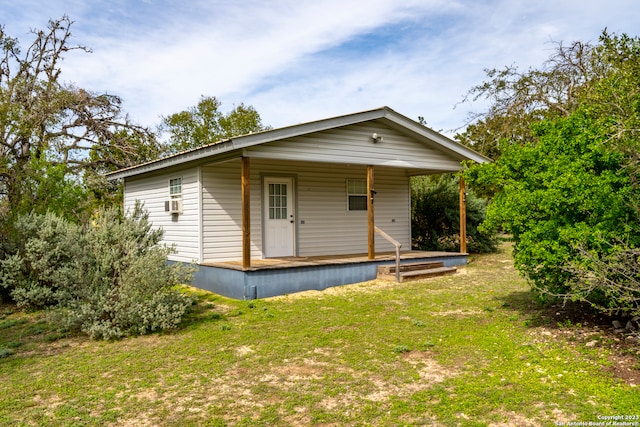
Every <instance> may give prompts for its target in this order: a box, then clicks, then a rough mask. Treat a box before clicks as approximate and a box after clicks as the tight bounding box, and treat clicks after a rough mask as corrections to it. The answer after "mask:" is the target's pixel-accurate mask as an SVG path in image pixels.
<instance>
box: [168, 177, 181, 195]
mask: <svg viewBox="0 0 640 427" xmlns="http://www.w3.org/2000/svg"><path fill="white" fill-rule="evenodd" d="M169 195H170V196H171V198H172V199H173V198H178V197H180V196H182V178H173V179H170V180H169Z"/></svg>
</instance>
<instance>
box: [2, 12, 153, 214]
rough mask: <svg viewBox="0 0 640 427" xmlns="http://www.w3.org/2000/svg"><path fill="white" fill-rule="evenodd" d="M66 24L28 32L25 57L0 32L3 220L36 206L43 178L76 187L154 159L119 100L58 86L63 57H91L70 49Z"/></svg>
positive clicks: (146, 134) (147, 138)
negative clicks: (84, 176)
mask: <svg viewBox="0 0 640 427" xmlns="http://www.w3.org/2000/svg"><path fill="white" fill-rule="evenodd" d="M72 24H73V22H72V21H71V20H70V19H69V18H68V17H67V16H64V17H63V18H61V19H59V20H55V21H54V20H50V21H49V24H48V27H47V30H32V34H33V36H34V40H33V42H32V43H31V44H30V45H29V46H28V47H27V49H26V50H24V51H22V50H21V48H20V45H19V42H18V40H17V39H15V38H12V37H10V36H8V35H7V34H6V33H5V30H4V27H0V55H2V56H1V57H0V212H2V213H3V215H5V216H10V217H15V216H16V215H17V214H19V213H20V212H18V210H17V207H19V206H31V205H33V204H37V203H38V194H39V193H40V194H41V193H42V191H43V188H46V186H48V185H50V184H49V183H45V182H43V179H42V177H45V178H46V177H51V179H56V180H58V179H60V178H61V177H62V178H64V179H67V178H69V177H72V178H71V180H72V181H75V182H80V181H81V178H82V174H83V173H85V172H89V173H93V174H94V175H95V174H99V173H100V172H104V171H106V170H112V169H114V168H122V167H126V166H130V165H132V164H135V163H139V162H141V161H146V160H149V159H151V158H155V157H156V156H157V155H158V153H159V147H158V145H157V143H156V141H155V137H154V135H153V134H152V133H151V132H150V131H149V130H147V129H145V128H142V127H140V126H137V125H135V124H133V123H132V122H131V121H130V119H129V118H128V116H126V115H125V114H124V113H123V112H122V110H121V104H122V101H121V99H120V98H119V97H117V96H115V95H110V94H99V93H93V92H91V91H89V90H85V89H83V88H79V87H76V86H75V85H73V84H68V83H65V82H63V81H62V79H61V73H62V69H61V63H62V60H63V59H64V56H65V55H66V54H68V53H69V52H71V51H81V52H90V50H89V49H88V48H86V47H84V46H81V45H70V38H71V26H72ZM54 169H55V170H56V173H55V174H51V171H52V170H54ZM25 182H32V183H34V184H38V183H40V184H42V185H44V187H43V188H42V187H38V186H37V185H36V186H35V187H34V186H33V185H26V186H25V185H24V183H25ZM52 196H53V197H65V196H66V194H64V193H62V194H55V195H52Z"/></svg>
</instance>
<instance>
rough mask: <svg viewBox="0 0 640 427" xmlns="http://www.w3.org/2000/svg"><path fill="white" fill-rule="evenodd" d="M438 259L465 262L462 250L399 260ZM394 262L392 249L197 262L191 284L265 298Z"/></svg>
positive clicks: (359, 277)
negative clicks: (246, 262) (248, 263)
mask: <svg viewBox="0 0 640 427" xmlns="http://www.w3.org/2000/svg"><path fill="white" fill-rule="evenodd" d="M430 261H432V262H433V261H439V262H442V263H443V264H444V265H445V266H446V267H453V266H460V265H465V264H466V262H467V254H466V253H453V252H425V251H405V252H402V253H401V259H400V263H401V264H404V263H414V262H430ZM394 263H395V252H385V253H377V254H376V255H375V258H374V259H369V256H368V254H356V255H344V256H336V255H332V256H313V257H285V258H267V259H254V260H252V262H251V267H249V268H245V269H243V265H242V260H237V261H229V262H215V263H207V264H203V265H200V266H199V268H198V271H197V272H196V273H195V274H194V277H193V281H192V285H194V286H196V287H198V288H201V289H205V290H208V291H211V292H215V293H217V294H220V295H224V296H226V297H230V298H235V299H243V300H250V299H257V298H268V297H272V296H277V295H284V294H290V293H295V292H302V291H308V290H318V291H320V290H324V289H327V288H330V287H333V286H340V285H347V284H352V283H360V282H366V281H369V280H374V279H375V278H376V277H377V272H378V266H380V265H390V264H394Z"/></svg>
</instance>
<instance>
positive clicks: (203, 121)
mask: <svg viewBox="0 0 640 427" xmlns="http://www.w3.org/2000/svg"><path fill="white" fill-rule="evenodd" d="M221 106H222V103H221V102H220V101H219V100H218V99H217V98H216V97H215V96H202V97H201V98H200V101H199V102H198V104H197V105H196V106H194V107H190V108H188V109H187V110H184V111H181V112H179V113H175V114H171V115H170V116H167V117H163V118H162V124H161V125H160V132H161V133H167V134H168V135H169V143H168V144H167V146H166V153H167V154H173V153H177V152H180V151H185V150H189V149H191V148H196V147H201V146H203V145H208V144H213V143H215V142H218V141H221V140H224V139H228V138H231V137H233V136H238V135H246V134H249V133H252V132H259V131H262V130H267V129H269V127H268V126H265V125H263V124H262V119H261V118H260V114H258V112H257V111H256V109H255V108H254V107H252V106H251V105H248V106H247V105H244V104H240V105H238V106H237V107H235V108H234V109H233V110H231V111H229V112H228V113H226V114H225V113H223V112H222V111H220V108H221Z"/></svg>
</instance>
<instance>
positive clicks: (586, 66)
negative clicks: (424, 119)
mask: <svg viewBox="0 0 640 427" xmlns="http://www.w3.org/2000/svg"><path fill="white" fill-rule="evenodd" d="M605 34H606V33H605ZM596 51H597V49H596V48H595V47H594V46H592V45H591V44H589V43H584V42H580V41H576V42H573V43H572V44H570V45H568V46H566V45H564V44H563V43H561V42H560V43H557V46H556V50H555V52H554V53H553V55H552V56H551V57H550V58H549V60H547V61H546V62H545V63H544V64H543V65H542V67H541V68H539V69H534V68H530V69H529V70H527V71H524V72H521V71H520V70H519V69H518V67H516V66H513V65H512V66H507V67H504V68H503V69H495V68H494V69H487V70H485V72H486V74H487V77H488V78H489V80H487V81H485V82H483V83H482V84H480V85H477V86H474V87H473V88H472V89H471V90H470V91H469V92H468V93H467V95H466V97H465V100H464V101H465V102H472V101H477V100H479V99H485V100H487V101H489V107H488V109H487V111H485V112H483V113H476V114H473V115H472V116H471V121H472V123H471V124H470V125H469V126H468V127H467V128H466V129H465V131H464V132H462V133H460V134H458V135H456V139H457V140H458V141H460V142H462V143H463V144H465V145H467V146H470V147H472V148H474V149H475V150H477V151H478V152H480V153H482V154H484V155H486V156H487V157H489V158H492V159H494V160H496V159H497V158H498V157H500V155H501V151H502V148H503V147H504V146H505V145H508V144H526V143H528V142H531V141H534V140H535V139H536V136H535V135H534V134H532V131H531V124H532V123H535V122H538V121H540V120H544V119H553V118H555V117H567V116H569V115H570V114H571V113H572V112H573V111H575V109H576V108H577V107H578V106H579V105H580V96H581V93H583V92H584V91H585V90H588V88H589V87H590V86H591V85H592V84H593V82H595V81H598V80H599V79H600V78H602V77H603V76H604V75H605V73H606V70H607V66H606V65H605V64H604V63H603V61H602V58H601V57H600V56H599V55H597V54H596V53H597V52H596Z"/></svg>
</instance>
